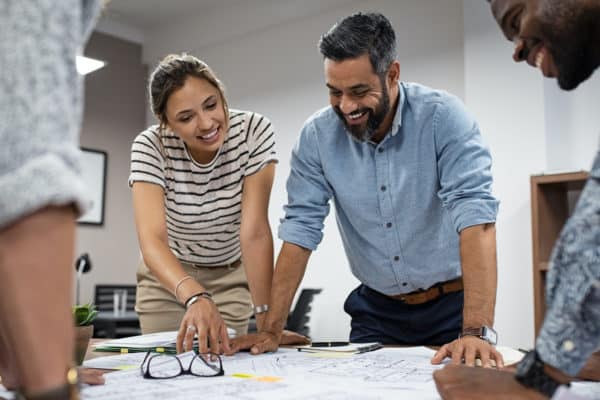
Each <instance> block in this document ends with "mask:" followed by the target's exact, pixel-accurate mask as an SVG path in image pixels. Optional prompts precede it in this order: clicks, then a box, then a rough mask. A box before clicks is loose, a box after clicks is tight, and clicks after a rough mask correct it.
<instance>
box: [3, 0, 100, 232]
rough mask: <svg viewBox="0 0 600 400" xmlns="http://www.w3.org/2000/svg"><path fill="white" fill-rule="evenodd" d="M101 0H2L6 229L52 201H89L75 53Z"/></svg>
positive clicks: (79, 204) (81, 204) (79, 205)
mask: <svg viewBox="0 0 600 400" xmlns="http://www.w3.org/2000/svg"><path fill="white" fill-rule="evenodd" d="M98 11H99V4H98V2H97V1H95V0H61V1H54V0H27V1H22V0H3V1H1V2H0V71H1V72H0V188H2V190H0V228H2V227H4V226H6V225H8V224H10V223H12V222H14V221H15V220H17V219H19V218H20V217H23V216H25V215H27V214H30V213H32V212H34V211H36V210H38V209H41V208H44V207H46V206H49V205H58V206H61V205H67V204H74V205H76V206H77V208H78V210H79V211H80V212H82V211H84V210H85V209H86V208H87V207H88V205H89V204H88V200H87V195H86V193H87V191H86V189H85V185H84V182H82V180H81V177H80V173H81V166H80V151H79V130H80V125H81V110H82V106H83V104H82V93H81V89H82V82H81V77H80V76H79V75H78V74H77V72H76V70H75V55H76V54H77V53H78V52H80V50H81V49H82V47H83V45H84V43H85V41H86V40H87V38H88V36H89V34H90V32H91V29H92V26H93V23H94V22H95V19H96V17H97V15H98Z"/></svg>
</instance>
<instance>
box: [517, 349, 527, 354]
mask: <svg viewBox="0 0 600 400" xmlns="http://www.w3.org/2000/svg"><path fill="white" fill-rule="evenodd" d="M517 350H519V351H520V352H521V353H524V354H527V353H529V350H525V349H517Z"/></svg>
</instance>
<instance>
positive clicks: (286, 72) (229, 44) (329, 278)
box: [144, 0, 464, 339]
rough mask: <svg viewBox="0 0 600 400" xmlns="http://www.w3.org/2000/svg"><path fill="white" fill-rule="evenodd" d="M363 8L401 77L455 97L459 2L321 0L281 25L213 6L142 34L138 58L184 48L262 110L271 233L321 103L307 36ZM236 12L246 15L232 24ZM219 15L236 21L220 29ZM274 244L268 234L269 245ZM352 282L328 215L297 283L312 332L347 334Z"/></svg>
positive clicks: (319, 77) (459, 72)
mask: <svg viewBox="0 0 600 400" xmlns="http://www.w3.org/2000/svg"><path fill="white" fill-rule="evenodd" d="M341 3H345V4H341ZM332 4H333V5H337V6H336V7H332V6H331V5H332ZM242 8H243V7H242ZM364 10H376V11H381V12H383V13H384V14H385V15H387V16H388V17H389V18H390V20H391V21H392V23H393V24H394V28H395V29H396V31H397V35H398V54H399V58H400V62H401V65H402V78H403V79H405V80H414V81H419V82H421V83H424V84H427V85H430V86H433V87H437V88H442V89H446V90H448V91H450V92H453V93H455V94H457V95H458V96H460V97H463V95H464V80H463V57H462V53H463V43H462V35H463V30H462V12H461V3H460V0H452V1H444V2H440V1H436V0H421V1H418V2H417V1H409V0H406V1H397V0H386V1H368V2H367V1H354V2H348V1H345V2H341V1H339V0H336V1H334V2H327V1H325V2H323V8H322V9H318V10H317V11H318V13H315V14H313V15H305V14H300V15H299V16H297V17H296V18H294V19H291V20H288V21H286V22H285V23H279V24H276V25H271V26H267V27H264V26H263V27H260V28H257V26H258V25H260V22H261V21H260V18H259V17H258V15H259V14H261V13H262V12H267V13H268V12H270V11H265V10H257V9H255V8H253V9H251V10H245V9H239V8H235V9H234V8H232V9H227V10H221V11H220V13H219V16H220V17H221V20H220V21H221V22H222V23H221V24H216V23H215V21H214V18H216V17H215V15H212V14H209V15H208V16H194V17H190V20H195V21H196V22H195V23H194V24H185V23H178V24H176V25H175V24H174V25H173V26H170V27H169V26H167V27H166V28H165V29H161V30H154V31H153V32H152V33H150V34H147V35H146V41H145V46H144V59H145V61H146V62H148V63H149V64H150V65H152V64H153V63H155V62H156V60H158V59H160V57H162V56H163V55H165V54H166V53H168V52H176V51H187V52H189V53H192V54H194V55H196V56H198V57H200V58H202V59H204V60H205V61H206V62H207V63H208V64H209V65H211V67H212V68H213V69H214V70H215V71H216V72H217V74H218V75H219V76H220V78H221V79H222V80H223V81H224V83H225V85H226V86H227V88H228V99H229V102H230V105H231V106H233V107H237V108H242V109H251V110H254V111H258V112H261V113H264V114H265V115H267V116H268V117H269V118H270V119H271V120H272V122H273V123H274V126H275V128H276V132H277V146H278V152H279V159H280V163H279V165H278V167H277V177H276V182H275V185H274V189H273V195H272V198H271V207H270V214H269V216H270V220H271V224H272V226H273V228H274V232H276V227H277V226H278V221H279V218H281V217H282V215H283V211H282V206H283V204H284V203H285V201H286V193H285V179H286V178H287V175H288V172H289V157H290V152H291V149H292V146H293V145H294V143H295V140H296V137H297V135H298V133H299V130H300V127H301V126H302V123H303V122H304V120H305V119H306V118H307V117H308V116H309V115H310V114H311V113H313V112H314V111H316V110H317V109H318V108H321V107H323V106H324V105H326V104H327V91H326V89H325V85H324V79H323V64H322V58H321V56H320V54H319V52H318V49H317V41H318V39H319V37H320V35H321V34H322V33H324V32H326V31H327V30H328V29H329V28H330V27H331V25H333V23H334V22H336V21H337V20H338V19H340V18H342V17H344V16H347V15H349V14H351V13H352V12H355V11H364ZM232 14H233V15H232ZM244 16H245V17H246V19H247V20H249V21H250V22H248V23H246V25H243V26H240V25H239V24H244V22H243V21H244V18H242V17H244ZM204 18H208V19H207V20H205V19H204ZM224 21H235V22H236V24H237V25H235V26H233V27H230V26H228V25H227V24H226V23H224ZM205 22H206V23H205ZM244 27H245V29H244ZM231 30H233V32H234V33H233V34H232V32H231ZM215 38H219V40H215ZM167 43H168V45H167ZM349 184H350V182H349ZM279 246H280V242H279V241H277V242H276V252H278V249H279ZM356 285H358V281H357V280H356V279H354V277H353V276H352V275H351V273H350V271H349V268H348V265H347V261H346V257H345V254H344V251H343V249H342V244H341V240H340V237H339V234H338V232H337V227H336V225H335V220H334V217H333V215H331V216H330V217H329V218H328V219H327V222H326V228H325V239H324V240H323V243H322V244H321V246H320V247H319V249H318V250H317V251H316V252H315V253H314V254H313V256H312V257H311V260H310V263H309V266H308V270H307V274H306V276H305V278H304V281H303V283H302V286H304V287H320V288H323V289H324V291H323V293H322V294H321V295H319V296H317V297H316V298H315V303H314V305H313V312H312V316H311V330H312V332H311V334H312V336H314V337H317V338H340V339H341V338H347V337H348V334H349V318H348V317H347V315H346V314H345V313H344V312H343V309H342V305H343V302H344V300H345V298H346V296H347V294H348V293H349V292H350V290H351V289H353V288H354V287H355V286H356Z"/></svg>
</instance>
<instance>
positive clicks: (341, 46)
mask: <svg viewBox="0 0 600 400" xmlns="http://www.w3.org/2000/svg"><path fill="white" fill-rule="evenodd" d="M319 50H320V51H321V54H323V57H325V58H328V59H330V60H334V61H343V60H347V59H351V58H357V57H360V56H362V55H363V54H369V59H370V60H371V65H372V66H373V70H374V71H375V73H376V74H377V75H379V77H380V78H382V77H383V76H384V75H385V73H386V72H387V70H388V68H389V66H390V64H391V63H392V61H394V60H395V59H396V34H395V33H394V28H392V24H390V21H389V20H388V19H387V18H386V17H384V16H383V15H382V14H379V13H356V14H352V15H350V16H349V17H346V18H344V19H342V20H341V21H339V22H337V23H336V24H335V25H334V26H333V27H331V29H330V30H329V32H327V33H326V34H324V35H323V36H321V39H320V40H319Z"/></svg>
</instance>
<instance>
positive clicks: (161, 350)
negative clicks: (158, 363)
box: [155, 347, 165, 353]
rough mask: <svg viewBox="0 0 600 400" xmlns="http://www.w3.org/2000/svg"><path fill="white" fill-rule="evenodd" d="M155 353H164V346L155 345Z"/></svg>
mask: <svg viewBox="0 0 600 400" xmlns="http://www.w3.org/2000/svg"><path fill="white" fill-rule="evenodd" d="M155 350H156V352H157V353H164V352H165V348H164V347H157V348H156V349H155Z"/></svg>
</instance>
